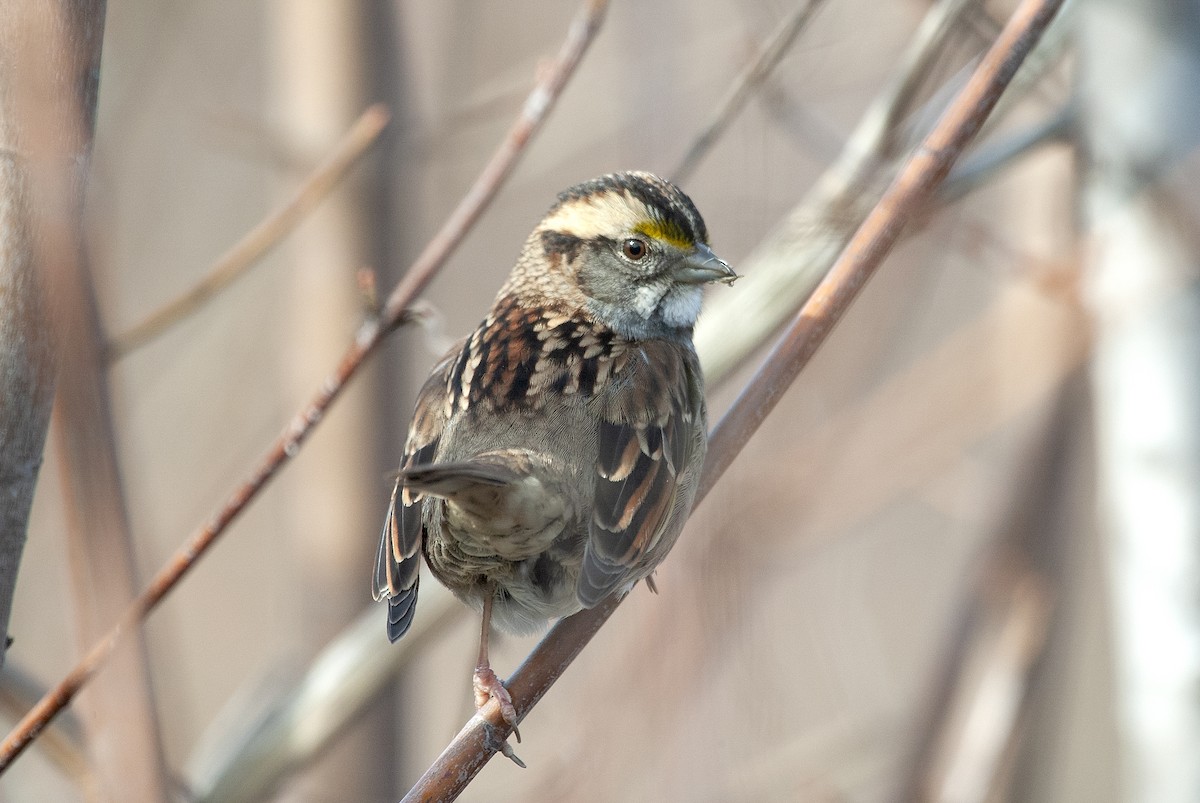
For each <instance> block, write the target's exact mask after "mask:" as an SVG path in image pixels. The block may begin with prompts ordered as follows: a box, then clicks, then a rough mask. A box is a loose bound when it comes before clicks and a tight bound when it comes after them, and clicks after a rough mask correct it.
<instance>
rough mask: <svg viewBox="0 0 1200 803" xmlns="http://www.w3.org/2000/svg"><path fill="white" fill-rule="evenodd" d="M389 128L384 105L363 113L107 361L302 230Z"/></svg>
mask: <svg viewBox="0 0 1200 803" xmlns="http://www.w3.org/2000/svg"><path fill="white" fill-rule="evenodd" d="M387 123H388V112H387V109H386V108H384V106H383V105H382V104H376V105H374V106H371V107H370V108H368V109H367V110H366V111H364V112H363V113H362V115H361V116H360V117H359V118H358V120H356V121H355V123H354V125H352V126H351V127H350V130H349V131H347V132H346V134H345V135H344V136H343V137H342V139H341V140H340V141H339V142H338V143H337V144H336V145H335V146H334V147H333V150H332V151H330V153H329V155H328V156H327V157H325V160H324V161H323V162H321V164H319V165H317V167H316V169H315V170H313V172H312V173H311V174H309V176H308V177H307V178H306V179H304V182H303V183H302V184H301V185H300V186H299V187H298V188H297V189H296V192H295V193H294V194H293V195H292V197H291V198H290V199H289V200H288V201H287V202H286V203H284V204H283V205H282V206H280V207H279V208H278V209H276V210H274V211H273V212H271V214H269V215H268V216H267V217H266V218H264V219H263V220H262V221H261V222H260V223H259V224H258V225H257V226H255V227H254V228H253V229H251V230H250V231H248V232H246V234H245V235H243V236H242V238H241V239H240V240H238V241H237V242H236V243H234V245H233V247H231V248H230V249H229V250H228V251H226V252H225V253H224V254H222V255H221V257H220V258H219V259H217V261H216V263H214V264H213V266H212V268H211V269H210V270H209V272H208V275H206V276H205V277H204V278H203V279H201V280H200V281H199V282H197V283H196V284H195V285H193V286H192V287H191V288H190V289H189V290H187V291H186V292H185V293H183V295H180V296H178V297H177V298H174V299H172V300H171V301H168V302H167V303H166V304H163V305H162V306H161V307H159V308H158V309H157V310H155V311H154V312H152V313H150V314H149V315H148V316H146V318H145V319H143V320H142V321H141V322H140V323H136V324H134V325H133V326H132V327H130V328H129V329H128V330H126V331H124V332H122V333H121V334H119V335H116V336H115V337H113V338H112V340H111V342H110V344H109V348H108V359H109V360H112V361H115V360H119V359H121V358H122V357H124V356H126V355H127V354H129V352H131V351H133V350H135V349H137V348H139V347H140V346H144V345H146V343H148V342H150V341H151V340H153V339H154V338H156V337H158V336H159V335H160V334H162V333H163V332H164V331H166V330H167V329H168V328H169V327H171V326H172V325H174V324H176V323H178V322H179V321H180V320H182V319H183V318H186V317H187V316H188V315H191V314H192V313H194V312H196V310H198V309H200V308H201V307H202V306H204V304H205V303H206V302H208V301H209V300H211V299H212V298H213V296H215V295H216V294H217V293H219V292H220V291H221V290H223V289H225V288H226V287H228V286H229V285H230V284H232V283H233V282H234V280H236V279H238V278H240V277H242V276H244V275H245V274H246V273H247V272H249V270H250V268H252V267H254V265H255V264H256V263H257V262H258V261H259V260H260V259H261V258H262V257H263V255H264V254H266V253H267V251H269V250H270V249H271V248H272V247H273V246H274V245H275V244H276V243H278V242H279V241H280V240H281V239H283V238H284V237H285V236H287V235H288V234H290V233H291V232H292V231H293V230H294V229H295V228H296V227H297V226H298V225H300V222H301V221H302V220H304V218H305V217H306V216H307V215H308V214H309V213H310V212H312V210H313V209H314V208H316V206H317V204H319V203H320V202H321V201H322V200H324V198H325V196H327V195H329V193H330V192H331V191H332V190H333V188H334V187H335V186H337V184H338V183H339V182H340V181H341V180H342V179H343V178H345V177H346V174H347V173H348V172H350V168H351V167H353V166H354V165H355V163H357V162H358V160H359V159H360V158H362V156H363V154H365V153H366V152H367V150H368V149H369V148H370V147H371V145H372V144H374V142H375V140H376V139H378V137H379V134H380V133H381V132H382V131H383V129H384V127H385V126H386V125H387Z"/></svg>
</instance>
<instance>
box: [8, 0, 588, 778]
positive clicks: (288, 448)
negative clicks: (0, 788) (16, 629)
mask: <svg viewBox="0 0 1200 803" xmlns="http://www.w3.org/2000/svg"><path fill="white" fill-rule="evenodd" d="M606 8H607V2H606V0H587V2H585V3H584V5H583V7H582V8H581V9H580V11H579V13H578V14H577V16H576V17H575V19H574V20H573V21H572V23H571V27H570V30H569V31H568V32H567V36H566V40H565V41H564V42H563V46H562V48H561V50H560V51H559V54H558V57H557V59H556V60H555V62H554V63H553V65H552V66H551V68H550V69H548V70H545V71H544V72H542V71H539V72H540V73H541V77H540V78H539V80H538V81H537V83H536V84H535V86H534V88H533V90H532V91H531V92H530V94H529V96H528V98H527V99H526V101H525V105H524V107H523V108H522V109H521V112H520V114H519V115H518V116H517V119H516V121H515V122H514V123H513V125H512V127H511V128H510V129H509V130H508V133H507V135H506V136H505V138H504V141H503V142H501V144H500V146H499V147H498V148H497V149H496V152H495V153H494V154H493V155H492V158H491V159H490V160H489V161H488V163H487V165H486V166H485V167H484V169H483V171H482V172H481V173H480V175H479V177H478V178H477V179H476V180H475V183H474V184H473V185H472V186H471V188H470V189H469V190H468V191H467V193H466V195H465V196H464V197H463V199H462V200H461V201H460V202H459V204H458V206H457V207H456V208H455V210H454V211H453V212H452V213H451V215H450V217H449V218H448V219H447V220H446V222H445V223H443V224H442V228H441V229H440V230H439V231H438V232H437V234H436V235H434V237H433V239H432V240H430V242H429V244H428V245H426V246H425V249H424V250H423V251H422V252H421V254H420V255H419V256H418V257H417V259H416V261H415V262H414V263H413V265H412V266H411V267H410V268H409V271H408V273H407V274H406V275H405V277H404V279H403V280H401V282H400V283H399V284H398V285H397V286H396V288H395V290H393V291H392V294H391V295H390V296H389V297H388V300H387V302H386V303H385V304H384V307H383V310H382V314H381V316H380V318H378V319H375V320H370V321H367V322H365V323H363V324H362V326H360V327H359V330H358V332H357V335H356V337H355V339H354V343H353V344H352V345H351V346H350V348H349V349H347V351H346V353H345V354H344V355H343V356H342V359H341V361H340V362H339V364H338V366H337V367H336V368H335V369H334V371H333V373H331V374H330V375H329V376H328V377H327V378H326V379H325V381H324V383H322V385H321V388H320V390H319V391H318V392H317V393H316V394H315V395H314V396H313V398H312V399H311V400H310V401H309V402H308V404H307V405H306V406H305V407H304V409H302V410H301V411H300V412H299V413H298V414H297V415H296V416H295V418H293V419H292V422H291V423H290V424H289V425H288V427H287V428H286V429H285V430H284V432H283V434H282V435H281V436H280V437H279V438H278V440H276V441H275V443H274V444H272V446H271V447H270V449H268V450H267V453H266V454H265V455H264V456H263V458H262V460H261V461H260V462H259V464H258V465H257V466H256V467H255V468H254V470H253V471H252V472H251V474H250V476H249V477H248V478H247V479H246V480H245V481H244V482H243V483H242V484H241V485H240V486H239V487H238V488H237V489H236V490H234V492H233V494H232V495H231V496H230V497H229V499H227V500H226V502H225V503H224V505H222V506H221V508H220V509H219V510H218V511H217V512H216V514H215V515H214V516H213V517H212V519H211V520H210V521H209V523H208V524H206V525H204V526H203V527H201V528H200V529H199V530H198V531H197V532H196V533H194V534H193V535H192V536H191V537H190V538H189V539H188V540H187V542H186V543H185V544H184V546H183V547H182V548H181V549H180V550H179V552H177V553H176V555H175V556H174V558H172V559H171V560H170V561H169V562H168V563H167V565H166V566H164V567H163V568H162V569H160V570H159V572H158V574H157V575H156V576H155V577H154V579H153V580H152V581H151V583H150V585H149V586H148V587H147V588H146V589H145V590H144V591H143V592H142V593H141V594H140V595H139V596H138V597H137V599H135V600H134V602H133V604H132V605H130V607H129V608H128V610H126V612H125V614H124V615H123V616H122V617H121V619H120V621H119V622H118V623H117V624H116V626H114V627H113V629H112V630H111V631H109V633H108V634H107V635H106V636H105V637H104V638H103V639H101V640H100V641H98V642H97V643H96V644H95V645H94V646H93V647H92V649H91V650H90V651H89V652H88V653H87V655H85V656H84V658H83V659H82V660H81V661H79V663H77V664H76V665H75V667H74V668H73V669H72V670H71V671H70V672H69V673H67V675H66V677H64V678H63V679H62V680H61V681H59V683H58V684H57V685H56V686H55V687H54V688H52V689H51V690H50V691H49V692H47V693H46V696H45V697H43V698H42V699H41V700H40V701H39V702H38V704H37V705H36V706H34V708H33V709H32V710H31V711H30V712H29V713H28V714H26V715H25V717H24V719H22V720H21V722H20V723H18V724H17V726H16V727H15V728H14V729H13V730H12V732H11V733H9V734H8V736H6V737H5V739H4V741H3V743H0V773H3V772H4V771H5V770H6V769H8V767H9V766H11V764H12V762H13V760H14V759H16V758H17V757H18V756H19V755H20V754H21V753H22V752H23V751H24V750H25V748H26V747H28V746H29V744H30V743H31V742H32V741H33V740H34V739H35V738H37V735H38V733H39V732H40V731H41V729H42V728H43V727H45V726H46V724H47V723H49V722H50V720H52V719H53V718H54V716H55V715H56V714H57V713H58V712H60V711H61V710H62V709H63V708H64V707H66V706H67V705H68V704H69V703H70V702H71V700H72V699H73V698H74V697H75V695H76V694H77V693H78V692H79V690H80V689H81V688H83V686H84V685H85V684H86V683H87V682H88V681H89V680H90V679H91V678H92V677H93V676H94V675H95V674H96V672H97V671H99V669H100V668H101V667H102V666H103V665H104V663H105V661H106V660H107V658H108V656H109V655H110V654H111V653H112V651H113V649H114V647H116V645H117V644H118V643H120V642H121V641H122V639H123V637H124V635H125V632H126V631H127V630H128V629H130V628H134V627H137V626H138V625H139V624H140V623H141V621H142V620H143V619H144V618H145V617H146V615H147V614H149V613H150V611H152V610H153V609H154V608H155V607H156V606H157V605H158V603H159V602H160V601H161V600H162V599H163V597H164V596H166V594H167V593H168V592H169V591H170V590H171V589H172V588H174V587H175V585H176V583H178V582H179V581H180V580H181V579H182V578H183V576H184V575H185V574H187V572H188V571H189V570H190V569H191V568H192V567H193V566H195V565H196V561H197V560H198V559H199V558H200V556H201V555H203V554H204V552H206V551H207V550H208V549H209V548H210V547H211V546H212V545H213V543H214V542H215V541H216V540H217V538H218V537H219V536H220V535H221V534H222V533H223V532H224V531H225V529H226V528H227V527H228V526H229V524H230V523H231V522H232V521H233V520H234V519H235V518H237V516H238V515H239V514H240V513H241V512H242V511H243V510H245V508H246V505H247V504H249V503H250V501H251V500H252V499H254V497H255V496H257V495H258V493H259V492H260V491H261V490H262V489H263V488H264V487H265V486H266V484H267V482H268V481H269V480H270V479H271V478H272V477H274V475H275V474H276V472H278V471H279V469H280V468H281V467H282V466H283V465H284V464H286V463H287V462H288V460H289V459H290V458H292V457H294V456H295V455H296V454H297V452H298V451H299V449H300V446H301V445H302V444H303V443H304V441H305V440H306V439H307V438H308V436H309V435H310V434H311V433H312V429H313V428H314V427H315V426H316V425H317V423H318V422H319V421H320V420H321V418H322V417H323V416H324V415H325V412H326V410H327V409H328V408H329V405H330V404H332V403H333V401H334V400H335V399H336V398H337V397H338V396H339V395H340V394H341V392H342V390H343V389H344V388H345V386H346V383H347V382H348V381H349V380H350V378H351V377H352V376H353V375H354V374H355V373H356V372H357V371H358V369H359V368H360V367H361V366H362V364H363V362H364V360H365V359H366V358H367V357H368V356H369V355H370V354H371V353H373V352H374V351H375V350H376V348H378V346H379V345H380V343H381V342H382V341H383V338H384V337H385V336H386V335H387V333H388V332H390V331H391V330H392V329H394V328H395V327H396V326H398V325H399V324H400V323H402V322H403V321H404V320H405V318H406V315H407V309H408V306H409V304H411V303H412V301H413V299H415V298H416V296H417V294H418V293H420V292H421V291H422V290H423V289H424V288H425V286H426V285H427V284H428V283H429V282H430V280H432V279H433V277H434V276H435V275H436V274H437V272H438V270H440V269H441V267H442V266H443V265H444V264H445V263H446V260H447V259H448V258H449V256H450V254H451V253H453V251H454V249H455V248H456V247H457V246H458V244H459V243H460V242H461V241H462V239H463V237H464V236H465V235H466V233H467V231H468V230H469V229H470V227H471V226H472V224H474V222H475V221H476V220H477V219H478V218H479V216H480V214H481V213H482V212H483V210H484V208H485V207H486V206H487V204H488V203H489V202H490V201H491V200H492V199H493V198H494V197H495V195H496V193H497V192H498V190H499V188H500V186H501V185H502V184H503V182H504V180H505V179H506V178H507V177H508V175H509V174H510V173H511V172H512V170H513V168H514V167H515V166H516V163H517V160H518V158H519V157H520V156H521V154H522V153H523V152H524V149H525V147H526V146H527V145H528V143H529V141H530V139H531V138H532V137H533V135H534V134H535V133H537V131H538V130H539V129H540V128H541V125H542V123H543V122H544V121H545V120H546V117H547V116H548V115H549V113H550V111H551V110H552V109H553V107H554V104H555V102H556V101H557V100H558V97H559V95H561V93H562V90H563V88H564V87H565V86H566V83H567V81H568V80H569V79H570V77H571V76H572V75H573V74H574V72H575V69H576V67H577V66H578V65H579V62H580V60H581V59H582V58H583V55H584V53H585V52H586V51H587V48H588V45H589V44H590V43H591V42H592V40H593V39H594V38H595V36H596V33H597V32H598V31H599V29H600V23H601V21H602V20H603V18H604V12H605V9H606Z"/></svg>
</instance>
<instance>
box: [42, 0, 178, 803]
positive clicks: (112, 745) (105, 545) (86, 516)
mask: <svg viewBox="0 0 1200 803" xmlns="http://www.w3.org/2000/svg"><path fill="white" fill-rule="evenodd" d="M60 11H61V14H62V17H61V18H60V19H59V20H58V21H57V23H56V25H55V26H54V27H51V28H50V29H49V30H48V31H46V32H45V34H46V35H47V36H46V39H44V40H41V44H40V46H41V47H47V46H48V49H49V50H50V52H51V53H55V52H57V54H58V55H56V56H52V57H51V58H52V59H56V60H57V62H58V63H57V64H55V65H54V66H55V67H57V72H58V74H59V75H61V76H62V77H61V79H60V81H61V85H60V86H59V87H58V91H59V92H61V93H62V94H63V95H65V96H66V97H71V96H72V95H75V94H76V93H78V94H80V95H82V96H81V97H75V98H73V99H72V100H73V102H74V104H77V106H76V109H77V110H76V112H75V114H73V115H70V116H69V117H64V118H63V119H62V120H61V123H62V124H63V125H65V126H67V128H66V131H69V132H71V133H67V134H65V136H67V137H70V138H72V139H74V140H75V142H76V146H75V147H74V148H73V149H72V150H73V153H72V155H73V156H74V158H75V165H76V166H75V169H76V173H75V175H74V176H73V177H72V179H73V180H72V181H71V183H70V185H69V189H68V190H67V193H68V194H67V195H65V196H64V198H63V201H64V203H65V206H64V208H65V209H68V210H70V212H71V214H70V215H69V217H68V218H67V222H66V224H65V225H64V226H63V227H62V230H60V231H59V232H56V235H57V236H58V238H60V239H59V241H58V244H57V248H56V250H57V254H56V258H52V259H49V260H47V261H46V263H45V266H44V267H45V270H44V275H45V276H46V287H47V290H48V293H49V297H50V299H51V306H52V308H53V311H54V327H55V331H56V333H57V336H58V338H59V344H58V346H59V349H58V350H59V364H60V369H59V374H58V389H57V393H56V395H55V402H54V414H53V423H54V427H53V430H54V433H55V438H54V441H55V446H56V447H57V452H58V461H57V462H58V467H59V473H60V476H61V482H62V488H63V500H64V506H65V508H66V518H67V547H68V548H67V553H68V558H69V560H68V564H69V569H70V578H71V582H70V587H69V589H68V591H69V593H70V598H71V601H72V603H73V605H74V611H75V622H76V636H77V639H78V641H79V645H80V651H81V652H83V651H86V649H87V647H88V645H89V644H91V643H92V642H93V641H94V640H95V639H97V638H99V637H100V636H102V635H103V634H104V633H105V631H106V630H107V629H108V628H109V627H111V623H112V622H113V621H114V620H115V619H117V618H119V617H120V615H121V613H122V611H124V610H125V609H126V608H127V607H128V606H129V603H130V601H131V600H132V599H133V597H134V594H135V591H136V585H137V580H136V569H135V566H134V560H133V544H132V533H131V528H130V524H129V515H128V511H127V509H126V506H125V497H124V490H123V488H122V484H121V476H120V468H119V464H118V459H117V447H116V431H115V426H114V423H113V416H112V402H111V394H110V390H109V384H108V374H107V370H106V364H105V360H104V345H105V337H104V332H103V328H102V325H101V322H100V313H99V309H98V306H97V302H96V290H95V286H94V284H93V281H92V274H91V270H90V265H89V259H88V251H87V247H86V242H85V237H84V220H83V217H84V212H83V209H84V207H83V198H84V187H85V185H86V182H87V178H88V170H89V165H90V162H91V146H92V129H93V120H94V117H95V102H96V86H97V81H98V78H99V69H100V48H101V42H102V41H103V33H104V17H105V4H104V2H103V0H87V1H86V2H74V3H65V4H62V5H61V7H60ZM60 30H61V31H62V33H58V31H60ZM56 34H57V35H56ZM43 133H45V132H43ZM60 136H62V135H61V134H60ZM111 660H112V663H113V665H114V668H115V671H114V672H111V673H109V674H108V675H107V676H105V678H104V680H103V681H102V682H101V683H99V684H97V686H96V689H95V691H94V694H92V695H90V696H89V697H88V699H87V700H86V701H85V703H86V704H85V705H84V706H83V709H82V714H83V719H84V726H85V733H86V735H87V737H88V749H89V753H90V754H91V758H92V762H93V764H94V766H95V769H96V778H97V782H98V787H99V793H100V796H101V797H103V798H105V799H114V800H115V799H120V798H123V797H130V798H134V799H138V800H159V799H162V798H163V797H165V795H166V790H167V784H166V779H165V770H164V761H163V755H162V742H161V736H160V733H159V727H158V718H157V713H156V711H155V706H154V698H153V692H152V688H151V684H150V667H149V659H148V656H147V654H146V646H145V642H144V640H143V637H142V631H141V628H140V626H134V627H130V628H129V629H128V632H127V638H126V639H125V640H124V642H123V643H122V645H121V646H120V648H119V649H117V650H115V651H114V654H113V655H112V656H111Z"/></svg>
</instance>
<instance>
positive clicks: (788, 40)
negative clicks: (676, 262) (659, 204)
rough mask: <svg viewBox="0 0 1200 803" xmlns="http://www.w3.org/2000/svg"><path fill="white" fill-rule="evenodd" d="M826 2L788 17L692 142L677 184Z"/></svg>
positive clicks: (674, 176) (812, 2)
mask: <svg viewBox="0 0 1200 803" xmlns="http://www.w3.org/2000/svg"><path fill="white" fill-rule="evenodd" d="M824 1H825V0H805V2H804V3H803V4H802V5H800V6H798V7H797V8H796V9H795V10H794V11H793V12H792V13H791V14H790V15H788V16H787V17H785V18H784V20H783V22H781V23H780V24H779V26H778V27H777V28H776V29H775V32H774V33H773V34H771V38H770V40H768V41H767V43H766V44H765V45H764V46H763V48H762V50H761V51H759V54H758V57H757V58H756V59H754V61H752V62H751V63H750V64H748V65H746V68H745V69H744V70H742V72H741V73H740V74H739V75H738V77H737V80H735V81H734V82H733V84H732V85H731V86H730V87H729V89H728V90H727V91H726V93H725V97H724V98H722V99H721V102H720V103H719V104H718V105H717V110H716V112H715V113H714V114H713V116H712V119H711V120H710V121H709V123H708V125H706V126H705V127H704V129H703V130H702V131H701V132H700V133H699V134H698V135H696V138H695V139H693V140H692V144H691V146H689V147H688V150H687V153H686V154H684V156H683V159H681V160H680V161H679V166H678V167H676V168H675V170H674V171H673V172H672V173H671V180H672V181H674V182H675V183H676V184H684V183H686V182H687V180H688V179H689V178H691V175H692V173H693V172H695V170H696V167H697V166H698V165H699V164H700V160H701V159H703V158H704V157H705V156H707V155H708V152H709V151H710V150H712V147H713V145H715V144H716V143H717V140H718V139H720V137H721V135H722V134H723V133H725V129H726V128H728V127H729V124H730V123H731V122H733V120H734V118H736V117H737V116H738V113H739V112H741V110H742V108H743V107H744V106H745V105H746V102H747V101H748V100H750V96H751V95H752V94H753V93H754V91H755V90H756V89H758V87H759V86H761V85H762V83H763V81H765V80H766V79H767V76H769V75H770V74H771V71H772V70H774V69H775V67H776V65H778V64H779V62H780V60H781V59H782V58H783V57H784V56H785V55H787V52H788V50H789V49H791V47H792V44H793V43H794V42H795V41H796V37H798V36H799V35H800V32H801V31H803V30H804V27H805V26H806V25H808V23H809V20H811V19H812V17H813V15H814V14H815V13H816V12H817V11H818V10H819V9H820V8H821V3H823V2H824Z"/></svg>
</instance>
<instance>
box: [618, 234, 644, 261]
mask: <svg viewBox="0 0 1200 803" xmlns="http://www.w3.org/2000/svg"><path fill="white" fill-rule="evenodd" d="M648 250H649V249H648V248H647V247H646V243H645V241H643V240H639V239H638V238H636V237H630V238H629V239H628V240H626V241H625V242H624V243H622V244H621V252H622V253H623V254H625V256H626V258H628V259H631V260H633V261H634V262H637V261H638V260H639V259H641V258H642V257H644V256H646V251H648Z"/></svg>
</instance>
